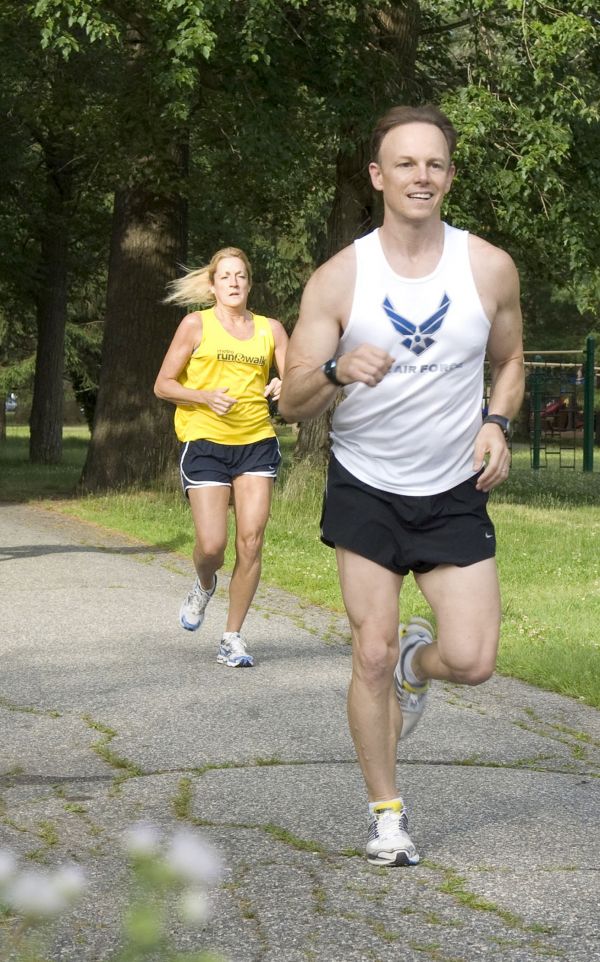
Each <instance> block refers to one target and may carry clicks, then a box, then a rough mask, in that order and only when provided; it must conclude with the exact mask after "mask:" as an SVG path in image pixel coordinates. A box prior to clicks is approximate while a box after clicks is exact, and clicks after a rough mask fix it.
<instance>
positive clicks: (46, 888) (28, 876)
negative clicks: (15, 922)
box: [6, 872, 67, 918]
mask: <svg viewBox="0 0 600 962" xmlns="http://www.w3.org/2000/svg"><path fill="white" fill-rule="evenodd" d="M6 901H7V903H8V904H9V905H10V907H11V908H12V909H14V910H15V912H17V913H18V914H19V915H27V916H34V917H38V918H49V917H50V916H53V915H58V914H59V912H62V910H63V909H64V908H66V905H67V902H66V899H65V897H64V895H63V894H62V893H61V891H60V890H59V888H58V886H57V885H56V883H55V881H54V879H52V878H50V876H48V875H45V874H42V873H41V872H21V874H20V875H18V876H17V877H16V879H15V880H14V882H13V884H12V885H11V886H10V888H9V889H8V891H7V893H6Z"/></svg>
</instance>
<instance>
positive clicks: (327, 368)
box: [321, 357, 344, 387]
mask: <svg viewBox="0 0 600 962" xmlns="http://www.w3.org/2000/svg"><path fill="white" fill-rule="evenodd" d="M321 370H322V371H323V374H324V375H325V377H326V378H327V380H328V381H331V383H332V384H335V385H336V387H343V386H344V385H343V384H342V382H341V381H338V378H337V373H336V371H337V361H336V359H335V358H334V357H332V358H330V359H329V360H328V361H325V364H323V365H322V367H321Z"/></svg>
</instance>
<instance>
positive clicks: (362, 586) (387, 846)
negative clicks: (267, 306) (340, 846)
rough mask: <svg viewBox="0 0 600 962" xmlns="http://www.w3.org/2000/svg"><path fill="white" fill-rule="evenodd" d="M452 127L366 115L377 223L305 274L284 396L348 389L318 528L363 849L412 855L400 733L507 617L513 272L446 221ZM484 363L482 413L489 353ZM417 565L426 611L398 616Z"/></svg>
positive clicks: (517, 388)
mask: <svg viewBox="0 0 600 962" xmlns="http://www.w3.org/2000/svg"><path fill="white" fill-rule="evenodd" d="M455 146H456V131H455V130H454V128H453V126H452V124H451V123H450V121H449V120H448V118H447V117H446V116H445V115H444V114H443V113H442V112H441V111H439V110H438V109H437V108H435V107H432V106H426V107H418V108H413V107H395V108H393V109H392V110H390V111H389V112H388V113H387V114H386V115H385V116H384V117H383V118H382V119H381V120H380V121H379V123H378V124H377V126H376V128H375V130H374V133H373V144H372V155H371V156H372V162H371V164H370V166H369V171H370V175H371V180H372V183H373V186H374V188H375V189H376V190H378V191H381V192H382V194H383V202H384V218H383V226H382V227H381V228H379V229H377V230H374V231H373V232H372V233H370V234H368V235H367V236H366V237H363V238H361V239H360V240H357V241H355V242H354V244H352V245H351V246H349V247H346V248H345V249H344V250H342V251H341V252H340V253H338V254H336V255H335V256H334V257H332V258H331V259H330V260H329V261H327V262H326V263H325V264H323V265H322V266H321V267H320V268H319V269H318V270H317V271H316V272H315V273H314V274H313V276H312V277H311V279H310V280H309V282H308V284H307V286H306V289H305V291H304V295H303V298H302V304H301V308H300V317H299V320H298V323H297V325H296V328H295V331H294V333H293V335H292V338H291V342H290V349H289V352H288V355H287V360H286V374H285V378H284V381H283V387H282V393H281V398H280V402H279V410H280V413H281V414H282V415H283V417H285V418H286V419H287V420H288V421H302V420H305V419H306V418H312V417H315V416H316V415H318V414H320V413H321V412H322V411H324V410H325V409H326V408H327V407H328V406H329V405H331V404H332V402H333V400H334V398H335V397H336V394H337V392H338V390H339V389H340V388H342V389H343V399H342V401H341V403H340V404H339V405H338V406H337V407H336V409H335V412H334V416H333V422H332V435H331V436H332V454H331V462H330V466H329V473H328V479H327V488H326V495H325V500H324V508H323V516H322V528H321V534H322V540H323V541H324V542H325V543H326V544H329V545H331V546H335V549H336V555H337V563H338V571H339V578H340V585H341V590H342V596H343V599H344V604H345V606H346V611H347V613H348V618H349V622H350V627H351V631H352V642H353V653H352V678H351V682H350V688H349V692H348V718H349V724H350V730H351V733H352V737H353V740H354V744H355V747H356V752H357V755H358V760H359V763H360V767H361V770H362V773H363V776H364V779H365V783H366V787H367V791H368V799H369V829H368V840H367V846H366V851H367V858H368V860H369V861H370V862H372V863H374V864H376V865H413V864H416V863H417V862H418V861H419V856H418V854H417V851H416V848H415V846H414V844H413V842H412V841H411V839H410V837H409V835H408V820H407V815H406V810H405V806H404V802H403V800H402V798H401V795H400V792H399V791H398V787H397V784H396V753H397V746H398V740H399V738H400V737H401V736H403V737H406V735H408V734H409V733H410V732H411V731H412V730H413V729H414V727H415V725H416V724H417V722H418V721H419V719H420V717H421V715H422V712H423V709H424V707H425V701H426V697H427V689H428V687H429V682H430V679H433V678H437V679H444V680H447V681H452V682H459V683H463V684H467V685H478V684H480V683H481V682H483V681H485V680H486V679H488V678H489V677H490V676H491V674H492V673H493V671H494V668H495V663H496V655H497V648H498V639H499V628H500V594H499V588H498V577H497V571H496V562H495V558H494V555H495V547H496V542H495V535H494V527H493V525H492V522H491V521H490V519H489V517H488V514H487V510H486V503H487V500H488V492H489V491H491V490H492V489H493V488H494V487H496V486H497V485H498V484H500V483H501V482H502V481H504V480H505V479H506V477H507V475H508V471H509V465H510V451H509V447H508V444H507V439H508V437H509V431H510V419H511V418H512V417H513V416H514V415H515V414H516V413H517V411H518V409H519V406H520V404H521V401H522V397H523V384H524V381H523V346H522V334H521V327H522V325H521V311H520V306H519V280H518V275H517V271H516V269H515V266H514V264H513V262H512V260H511V258H510V257H509V256H508V254H506V253H505V252H504V251H502V250H500V249H499V248H497V247H494V246H492V245H491V244H489V243H488V242H487V241H485V240H483V239H482V238H479V237H476V236H474V235H472V234H469V233H467V232H466V231H461V230H457V229H455V228H453V227H450V226H449V225H448V224H445V223H444V222H443V221H442V218H441V207H442V203H443V201H444V197H445V196H446V194H447V193H448V191H449V190H450V187H451V184H452V179H453V176H454V172H455V168H454V165H453V163H452V153H453V151H454V149H455ZM486 354H487V358H488V361H489V364H490V370H491V396H490V398H489V404H488V414H487V416H486V417H485V418H483V417H482V399H483V369H484V359H485V356H486ZM411 571H412V572H413V574H414V577H415V579H416V582H417V584H418V586H419V588H420V590H421V592H422V593H423V595H424V596H425V599H426V600H427V602H428V604H429V606H430V607H431V609H432V611H433V614H434V617H435V622H436V624H437V637H435V636H434V630H433V628H432V626H431V625H430V624H429V622H427V621H425V620H424V619H420V618H413V619H412V620H410V621H408V624H406V626H400V629H401V630H400V633H401V643H400V652H399V645H398V635H399V615H398V600H399V596H400V590H401V587H402V582H403V578H404V577H405V575H407V574H408V573H409V572H411Z"/></svg>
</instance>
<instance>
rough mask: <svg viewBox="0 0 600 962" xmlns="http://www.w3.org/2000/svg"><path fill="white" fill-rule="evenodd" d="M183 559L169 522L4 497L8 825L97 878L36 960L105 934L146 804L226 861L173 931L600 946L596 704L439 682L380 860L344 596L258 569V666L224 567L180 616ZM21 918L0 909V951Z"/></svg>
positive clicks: (25, 845) (545, 950) (188, 572)
mask: <svg viewBox="0 0 600 962" xmlns="http://www.w3.org/2000/svg"><path fill="white" fill-rule="evenodd" d="M192 579H193V572H192V566H191V561H190V560H189V559H186V558H184V557H182V556H180V555H177V554H173V553H169V552H168V551H164V550H162V549H161V548H160V546H158V547H157V546H148V545H145V544H140V543H139V542H135V541H132V540H129V539H127V538H126V537H124V536H118V535H114V534H111V533H107V532H105V531H102V530H101V529H99V528H97V527H95V526H91V525H86V524H83V523H80V522H77V521H74V520H72V519H69V518H66V517H64V516H63V515H61V514H60V513H58V512H57V511H49V510H47V509H44V508H41V507H36V506H28V505H9V504H4V505H0V666H1V669H0V726H1V728H0V732H1V738H0V848H9V849H11V850H12V851H14V852H16V853H18V855H19V856H20V858H21V860H22V863H23V864H27V865H32V866H40V865H41V866H44V865H45V866H56V865H58V864H61V863H62V862H65V861H76V862H79V863H80V864H81V865H82V866H83V867H84V868H85V871H86V874H87V876H88V879H89V884H88V888H87V890H86V893H85V895H84V897H83V899H82V900H81V902H80V903H79V904H78V905H77V906H76V908H74V909H72V910H70V911H69V912H68V913H67V915H66V916H63V917H62V919H61V921H60V922H59V925H58V928H57V930H56V931H55V933H54V935H53V941H52V945H51V947H50V948H49V949H48V957H49V958H52V959H57V960H58V959H60V960H68V962H75V960H77V962H92V960H93V962H100V960H105V959H108V958H110V956H111V954H113V953H114V952H115V951H116V949H117V946H118V943H119V938H120V935H119V933H120V931H121V921H120V919H121V915H122V912H123V908H124V906H125V905H126V904H127V900H128V894H127V893H128V885H129V881H128V879H129V876H128V870H127V864H126V859H125V857H124V854H123V850H122V842H121V839H122V835H123V831H124V830H126V829H127V827H128V826H131V825H133V824H136V823H138V822H139V821H144V822H149V823H151V824H152V825H154V826H156V827H157V830H160V831H161V832H163V833H165V835H166V836H169V835H170V833H172V832H174V831H176V830H178V829H179V828H181V827H182V826H187V827H188V828H190V829H192V830H194V831H197V832H199V833H200V834H201V836H202V837H203V838H204V839H205V840H207V841H208V842H209V843H211V844H212V845H213V846H214V847H216V849H217V850H218V851H219V852H220V854H221V857H222V859H223V862H224V866H225V874H224V877H223V879H222V882H221V883H220V885H219V887H218V888H217V890H216V891H215V892H214V893H213V899H212V906H213V907H212V915H211V917H210V920H209V921H208V922H207V923H206V924H205V925H204V926H203V927H202V928H201V929H198V928H189V927H187V926H185V925H183V924H180V923H179V922H178V921H177V920H176V919H175V918H174V919H173V921H172V922H171V923H170V928H171V936H172V939H173V942H174V944H175V945H177V946H178V948H179V950H180V951H181V952H191V951H193V950H196V951H198V950H200V949H201V948H211V949H212V950H213V951H215V952H217V953H219V954H220V955H221V957H222V958H223V959H224V960H227V962H359V960H361V962H362V960H365V962H388V960H389V962H392V960H394V962H396V960H402V962H429V960H442V962H474V960H479V959H492V958H493V959H494V962H505V960H514V962H539V960H561V962H590V960H595V959H600V936H599V929H600V926H599V911H598V905H599V896H600V885H599V871H598V864H599V852H600V805H599V794H600V791H599V789H600V782H599V780H598V774H599V761H600V713H598V711H596V710H595V709H592V708H589V707H587V706H585V705H582V704H580V703H578V702H577V701H574V700H571V699H568V698H564V697H560V696H557V695H554V694H551V693H548V692H543V691H539V690H537V689H535V688H533V687H530V686H527V685H525V684H522V683H520V682H517V681H514V680H511V679H507V678H502V677H498V676H497V677H494V678H493V679H492V680H491V681H490V682H488V683H487V684H485V685H482V686H480V687H479V688H476V689H468V688H461V687H460V686H454V685H446V684H436V685H435V686H434V688H433V691H432V696H431V698H430V705H429V707H428V709H427V712H426V714H425V717H424V719H423V721H422V723H421V724H420V726H419V727H418V729H417V730H416V731H415V733H414V734H413V735H412V736H411V737H410V738H409V739H407V740H406V742H401V744H400V748H401V752H400V754H399V758H398V778H399V785H400V786H401V790H402V792H403V795H404V798H405V801H406V804H407V806H408V811H409V818H410V832H411V836H412V837H413V839H414V841H415V843H416V845H417V847H418V850H419V852H420V854H421V858H422V861H421V864H420V865H419V866H417V867H413V868H404V869H381V868H376V867H373V866H371V865H369V864H368V863H367V861H366V860H365V858H364V855H363V852H364V845H365V841H366V800H365V792H364V787H363V783H362V778H361V774H360V770H359V768H358V765H357V762H356V758H355V754H354V749H353V746H352V743H351V739H350V736H349V733H348V727H347V721H346V690H347V685H348V680H349V676H350V647H349V645H348V631H347V625H346V622H345V619H344V618H343V617H342V616H340V615H339V614H335V613H332V612H329V611H326V610H324V609H317V608H314V607H311V606H309V605H307V604H306V603H305V602H302V601H300V600H299V599H298V598H296V597H294V596H292V595H289V594H286V593H284V592H282V591H278V590H275V589H270V588H267V587H265V586H261V587H260V588H259V592H258V595H257V598H256V602H255V604H254V606H253V609H252V611H251V613H250V615H249V617H248V620H247V624H246V631H245V635H246V637H247V640H248V645H249V649H250V651H251V652H252V653H253V655H254V656H255V658H256V666H255V667H254V668H253V669H230V668H227V667H225V666H222V665H219V664H217V662H216V651H217V647H218V641H219V638H220V634H221V631H222V629H223V625H224V617H225V607H226V598H227V594H226V589H227V576H226V575H224V576H223V577H222V578H220V581H219V587H218V591H217V593H216V595H215V598H214V599H213V600H212V601H211V603H210V605H209V607H208V609H207V614H206V620H205V622H204V625H203V626H202V628H201V629H200V631H198V632H196V633H190V632H185V631H183V630H182V629H181V628H180V627H179V625H178V622H177V614H178V610H179V605H180V603H181V601H182V599H183V597H184V596H185V594H186V592H187V591H188V590H189V587H190V585H191V582H192ZM13 928H14V924H13V923H11V922H10V921H9V922H5V923H4V924H0V953H1V952H2V951H3V952H4V955H0V957H1V958H3V959H8V958H9V957H10V954H9V950H8V947H7V946H8V938H9V936H10V935H11V932H12V931H13ZM2 946H4V949H2V948H1V947H2Z"/></svg>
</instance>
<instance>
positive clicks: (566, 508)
mask: <svg viewBox="0 0 600 962" xmlns="http://www.w3.org/2000/svg"><path fill="white" fill-rule="evenodd" d="M15 430H16V429H13V430H12V431H11V432H10V434H9V439H8V441H7V442H6V443H5V444H2V445H0V500H31V499H48V498H56V499H62V500H58V501H57V504H56V507H57V508H58V509H60V510H61V511H64V512H66V513H68V514H72V515H75V516H77V517H79V518H82V519H83V520H86V521H92V522H94V523H97V524H100V525H102V526H104V527H107V528H111V529H115V530H118V531H122V532H125V533H126V534H129V535H131V536H133V537H135V538H139V539H141V540H143V541H146V542H148V543H150V544H152V545H156V547H157V548H162V549H166V550H169V551H174V552H178V553H181V554H183V555H184V556H186V557H187V558H189V557H190V555H191V551H192V546H193V528H192V523H191V518H190V515H189V509H188V506H187V503H186V502H185V501H184V500H183V498H182V496H181V494H180V492H179V490H178V489H177V490H167V489H156V490H151V491H131V492H127V493H118V494H113V495H104V496H99V495H94V496H89V497H86V498H74V497H72V498H70V499H69V495H70V494H71V493H72V492H73V490H74V488H75V485H76V483H77V480H78V477H79V472H80V470H81V467H82V465H83V460H84V458H85V448H86V443H87V438H86V433H85V431H83V430H82V429H71V430H70V431H67V432H66V435H65V442H64V444H65V461H64V464H63V465H62V466H61V467H60V468H58V467H57V468H51V469H48V468H40V467H35V466H31V465H29V464H28V462H27V438H26V430H25V429H22V430H21V431H19V433H18V434H15V433H14V431H15ZM280 441H281V446H282V451H283V454H284V464H283V469H282V472H281V476H280V479H279V480H278V482H277V485H276V489H275V496H274V500H273V508H272V514H271V520H270V522H269V526H268V528H267V537H266V543H265V550H264V564H263V583H266V584H272V585H277V586H278V587H281V588H284V589H287V590H288V591H291V592H293V593H294V594H297V595H299V596H300V597H301V598H302V599H305V600H306V601H307V602H309V603H312V604H315V605H321V606H323V607H325V608H329V609H334V610H336V611H341V610H342V602H341V597H340V591H339V586H338V580H337V570H336V565H335V553H334V552H333V551H331V550H330V549H328V548H326V547H324V546H323V545H322V544H321V542H320V540H319V530H318V527H319V525H318V522H319V516H320V510H321V498H322V490H323V473H322V472H319V471H316V470H314V469H307V468H305V467H302V466H296V467H294V468H292V464H291V454H292V451H293V445H294V437H293V435H292V433H291V431H290V429H287V428H284V429H282V432H281V438H280ZM596 460H597V462H598V463H597V465H596V468H597V470H596V471H595V472H594V473H593V474H583V473H582V472H581V471H580V470H575V471H573V470H569V469H562V470H559V469H557V468H545V469H542V470H540V471H538V472H533V471H532V470H531V469H530V466H529V451H528V450H527V449H526V448H523V447H521V448H517V449H515V452H514V457H513V468H512V471H511V477H510V479H509V480H508V481H507V483H506V484H505V485H503V486H502V488H501V489H499V490H498V491H496V492H494V494H493V495H492V498H491V500H490V514H491V515H492V518H493V520H494V522H495V525H496V528H497V534H498V566H499V569H500V576H501V582H502V597H503V612H504V621H503V629H502V643H501V649H500V655H499V661H498V668H499V671H500V672H502V673H505V674H508V675H512V676H514V677H517V678H522V679H523V680H525V681H528V682H530V683H531V684H534V685H537V686H538V687H541V688H546V689H548V690H551V691H557V692H561V693H562V694H566V695H570V696H572V697H574V698H578V699H581V700H582V701H585V702H587V703H588V704H590V705H595V706H596V707H600V638H599V636H598V625H599V624H600V550H599V549H598V544H599V543H600V471H599V470H598V469H599V468H600V451H596ZM230 531H231V533H233V519H232V518H230ZM232 540H233V539H232V538H230V544H229V546H228V549H227V555H226V561H225V567H226V569H227V570H231V567H232V564H233V549H232ZM401 609H402V614H403V616H404V617H405V616H406V615H407V614H408V613H420V614H422V615H425V616H427V615H428V609H427V605H426V603H425V602H424V600H423V598H422V596H421V595H420V593H419V592H418V590H417V588H416V586H415V584H414V581H413V580H412V578H407V579H406V583H405V585H404V588H403V592H402V601H401Z"/></svg>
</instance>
